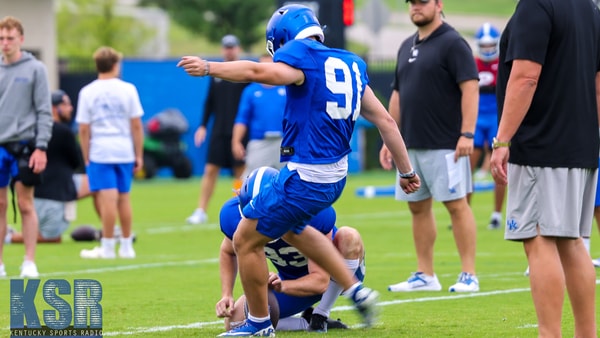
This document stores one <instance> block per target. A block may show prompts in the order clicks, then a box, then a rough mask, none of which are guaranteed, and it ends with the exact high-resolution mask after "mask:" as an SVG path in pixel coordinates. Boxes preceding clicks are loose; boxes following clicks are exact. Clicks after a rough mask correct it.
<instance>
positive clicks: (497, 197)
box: [494, 184, 506, 213]
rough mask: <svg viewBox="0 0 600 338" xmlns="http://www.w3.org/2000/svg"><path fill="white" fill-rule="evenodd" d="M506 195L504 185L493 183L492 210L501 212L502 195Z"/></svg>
mask: <svg viewBox="0 0 600 338" xmlns="http://www.w3.org/2000/svg"><path fill="white" fill-rule="evenodd" d="M505 195H506V186H505V185H498V184H495V185H494V211H495V212H499V213H502V206H503V205H504V196H505Z"/></svg>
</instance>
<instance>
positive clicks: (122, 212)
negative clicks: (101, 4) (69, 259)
mask: <svg viewBox="0 0 600 338" xmlns="http://www.w3.org/2000/svg"><path fill="white" fill-rule="evenodd" d="M122 57H123V56H122V54H121V53H119V52H117V51H115V50H114V49H112V48H110V47H100V48H98V49H97V50H96V52H95V53H94V61H95V63H96V69H97V71H98V79H96V80H94V81H93V82H91V83H90V84H88V85H86V86H85V87H83V88H82V89H81V91H80V92H79V100H78V105H77V117H76V121H77V123H79V139H80V142H81V151H82V153H83V160H84V163H85V165H86V171H87V174H88V177H89V183H90V190H91V191H92V192H93V193H95V194H96V199H97V203H98V209H99V210H100V219H101V221H102V239H101V241H100V243H101V244H100V246H99V247H95V248H94V249H91V250H82V251H81V254H80V256H81V257H82V258H92V259H93V258H105V259H110V258H115V257H116V253H115V244H116V243H115V242H116V240H115V236H114V229H115V222H116V220H117V217H118V218H119V222H120V224H121V232H122V237H121V238H120V247H119V251H118V254H119V257H121V258H135V251H134V250H133V236H132V218H133V211H132V207H131V200H130V193H129V192H130V190H131V183H132V180H133V174H134V172H136V171H138V170H140V169H141V168H143V165H144V160H143V148H142V146H143V142H144V130H143V126H142V120H141V117H142V115H143V114H144V111H143V109H142V104H141V102H140V98H139V95H138V91H137V89H136V87H135V86H134V85H133V84H131V83H128V82H125V81H123V80H121V79H120V78H119V75H120V71H121V60H122Z"/></svg>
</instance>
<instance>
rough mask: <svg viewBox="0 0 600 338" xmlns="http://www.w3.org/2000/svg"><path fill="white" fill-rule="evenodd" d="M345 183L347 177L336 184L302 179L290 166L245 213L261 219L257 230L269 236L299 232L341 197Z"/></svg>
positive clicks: (253, 200)
mask: <svg viewBox="0 0 600 338" xmlns="http://www.w3.org/2000/svg"><path fill="white" fill-rule="evenodd" d="M345 185H346V178H344V179H342V180H340V181H338V182H336V183H312V182H306V181H302V180H301V179H300V176H299V175H298V173H297V172H296V171H295V170H294V171H290V170H289V169H288V167H287V166H286V167H284V168H283V169H281V171H280V172H279V175H277V176H275V177H274V178H273V182H272V183H271V185H267V186H266V187H265V188H264V189H261V190H260V192H259V194H258V195H257V196H256V197H254V198H253V199H252V200H251V201H250V203H248V204H247V205H246V206H245V207H244V209H243V210H242V213H243V215H244V217H246V218H251V219H260V222H259V223H258V225H257V226H256V230H257V231H258V232H259V233H261V234H263V235H265V236H267V237H269V238H273V239H275V238H279V237H281V236H283V235H284V234H285V233H286V232H288V231H290V230H292V231H293V232H294V233H296V234H299V233H301V232H302V230H303V229H304V227H305V226H306V223H307V222H309V221H310V220H311V219H312V218H313V217H314V216H315V215H316V214H318V213H319V212H320V211H321V210H323V209H325V208H327V207H329V206H331V205H332V204H333V203H334V202H335V201H336V200H337V199H338V198H339V197H340V195H341V194H342V191H343V190H344V186H345Z"/></svg>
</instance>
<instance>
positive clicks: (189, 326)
mask: <svg viewBox="0 0 600 338" xmlns="http://www.w3.org/2000/svg"><path fill="white" fill-rule="evenodd" d="M596 283H598V281H597V282H596ZM529 290H530V289H529V288H518V289H508V290H496V291H489V292H477V293H468V294H467V293H461V294H454V295H451V296H439V297H422V298H414V299H398V300H391V301H385V302H380V303H378V305H379V306H390V305H397V304H406V303H419V302H432V301H441V300H454V299H460V298H469V297H488V296H495V295H501V294H508V293H517V292H529ZM351 310H354V307H352V306H337V307H335V308H333V309H332V310H331V311H351ZM215 325H223V321H222V320H219V321H212V322H196V323H190V324H182V325H168V326H152V327H145V328H142V327H140V328H132V329H131V330H129V331H119V332H107V331H104V332H103V334H104V336H106V337H107V336H125V335H136V334H144V333H152V332H166V331H171V330H177V329H198V328H202V327H205V326H215ZM359 326H360V325H359ZM359 326H357V327H359Z"/></svg>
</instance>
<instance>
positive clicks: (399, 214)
mask: <svg viewBox="0 0 600 338" xmlns="http://www.w3.org/2000/svg"><path fill="white" fill-rule="evenodd" d="M392 182H393V174H392V173H389V172H380V171H373V172H368V173H365V174H360V175H351V176H350V177H349V179H348V184H347V187H346V190H345V193H344V195H343V196H342V197H341V198H340V200H339V201H338V202H337V203H336V204H335V207H336V209H337V213H338V225H349V226H353V227H356V228H357V229H359V231H360V232H361V234H362V236H363V238H364V241H365V245H366V250H367V277H366V284H367V285H368V286H370V287H372V288H375V289H377V290H379V291H380V292H381V304H380V305H381V310H382V312H381V318H380V321H379V322H378V324H377V325H376V326H375V327H373V328H371V329H362V328H358V327H357V324H358V323H359V317H358V316H357V315H356V314H355V313H354V312H353V311H351V308H350V307H349V305H350V303H349V301H347V300H346V299H340V300H339V301H338V303H337V307H336V308H335V309H334V311H333V313H332V317H335V318H341V319H342V320H343V321H344V322H346V323H348V324H350V325H354V328H352V329H351V330H347V331H337V332H336V331H330V332H329V333H328V334H327V335H328V336H330V337H361V336H363V337H536V336H537V330H536V318H535V313H534V309H533V304H532V301H531V296H530V293H529V283H528V279H527V278H526V277H524V276H523V271H524V270H525V268H526V266H527V263H526V260H525V256H524V253H523V249H522V247H521V245H520V244H518V243H512V242H507V241H505V240H503V234H502V232H500V231H490V230H487V228H486V227H487V221H488V217H489V214H490V212H491V200H492V196H491V193H489V192H482V193H477V194H476V195H475V196H474V200H473V209H474V211H475V215H476V219H477V222H478V230H479V232H478V251H477V267H478V276H479V279H480V283H481V291H480V292H479V293H475V294H451V293H449V292H447V291H446V290H447V287H448V286H450V285H451V284H453V283H454V281H455V279H456V276H457V274H458V273H459V269H460V265H459V260H458V256H457V253H456V249H455V246H454V241H453V238H452V233H451V231H449V230H448V228H447V227H448V224H449V217H448V215H447V213H446V211H445V209H444V208H443V206H441V205H440V204H436V205H435V212H436V219H437V221H438V239H437V242H436V246H435V266H436V273H437V274H438V276H439V278H440V282H441V283H442V286H443V287H444V290H443V291H441V292H424V293H390V292H388V291H386V288H387V285H388V284H392V283H397V282H399V281H401V280H403V279H405V278H406V277H407V276H408V275H409V274H410V272H411V271H413V270H414V269H415V266H416V263H415V254H414V248H413V244H412V234H411V230H410V217H409V214H408V210H407V207H406V205H405V203H400V202H396V201H394V200H393V199H392V198H390V197H381V198H374V199H364V198H358V197H355V190H356V188H357V187H360V186H366V185H373V186H386V185H391V184H392ZM198 186H199V180H197V179H193V180H187V181H172V180H168V179H157V180H153V181H147V182H139V181H137V182H135V184H134V187H133V192H132V200H133V204H134V212H135V233H136V234H137V239H138V240H137V243H136V244H135V248H136V251H137V255H138V257H137V258H136V259H134V260H122V259H117V260H98V261H96V260H83V259H81V258H79V251H80V250H81V249H83V248H91V247H92V246H93V245H94V244H95V243H81V242H73V241H72V240H71V239H70V237H69V236H68V233H70V230H71V229H69V231H68V233H67V234H66V235H65V237H64V241H63V243H62V244H44V245H39V246H38V250H37V263H38V268H39V270H40V273H41V279H42V283H43V282H44V281H46V280H47V279H66V280H67V281H69V282H71V283H72V282H73V280H74V279H82V278H86V279H96V280H98V281H100V282H101V283H102V287H103V299H102V301H101V305H102V308H103V328H104V335H105V336H107V337H108V336H113V337H124V336H139V337H214V336H216V335H217V334H219V333H220V332H222V326H221V324H220V323H221V321H220V320H218V318H216V317H215V313H214V305H215V303H216V302H217V301H218V300H219V298H220V283H219V275H218V260H217V258H218V250H219V244H220V242H221V239H222V235H221V233H220V231H219V228H218V224H217V222H218V211H219V207H220V205H221V204H222V203H223V202H224V201H225V200H226V199H227V198H229V197H230V196H231V180H230V179H229V178H226V177H223V178H222V179H221V180H220V182H219V184H218V187H217V192H216V194H215V196H214V198H213V200H212V203H211V208H210V211H209V217H210V219H209V224H206V225H194V226H192V225H186V224H185V222H184V219H185V218H186V217H187V216H188V215H189V213H190V212H191V211H192V210H193V209H194V207H195V204H196V199H197V194H198ZM78 213H79V217H78V220H77V221H76V222H75V223H74V224H95V225H98V221H97V219H96V217H95V215H94V214H93V211H92V206H91V200H84V201H81V202H80V203H79V208H78ZM9 218H12V217H9ZM592 254H593V255H594V256H597V255H600V238H599V237H598V234H597V231H596V230H594V233H593V237H592ZM22 258H23V247H22V246H21V245H14V244H11V245H8V246H6V247H5V252H4V260H5V264H6V268H7V272H8V274H9V276H10V277H13V278H14V277H16V276H18V273H19V269H18V267H19V264H21V262H22ZM9 284H10V283H9V279H4V280H0V309H1V310H0V336H1V337H7V336H9V324H8V323H9V321H10V310H9V309H10V305H9V295H10V291H9ZM40 289H41V288H40ZM240 293H241V287H240V286H239V284H238V285H237V286H236V295H239V294H240ZM64 297H65V299H67V300H68V302H69V303H70V304H72V302H73V299H72V296H64ZM69 297H71V298H69ZM596 298H597V299H598V296H596ZM36 304H37V313H38V315H39V316H40V318H41V316H42V311H43V310H51V309H52V308H51V307H50V306H49V305H46V304H45V303H44V302H43V298H42V295H41V290H39V291H38V296H37V298H36ZM563 327H564V331H563V334H564V336H565V337H568V336H573V318H572V316H571V314H570V307H569V305H568V301H566V302H565V315H564V318H563ZM277 336H278V337H308V336H313V334H309V333H298V332H297V333H291V332H278V334H277Z"/></svg>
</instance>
